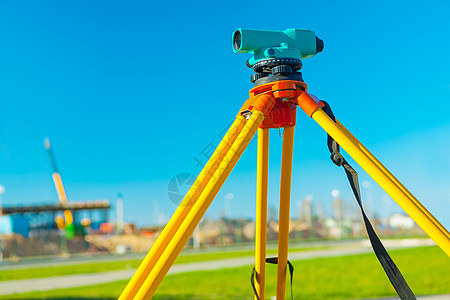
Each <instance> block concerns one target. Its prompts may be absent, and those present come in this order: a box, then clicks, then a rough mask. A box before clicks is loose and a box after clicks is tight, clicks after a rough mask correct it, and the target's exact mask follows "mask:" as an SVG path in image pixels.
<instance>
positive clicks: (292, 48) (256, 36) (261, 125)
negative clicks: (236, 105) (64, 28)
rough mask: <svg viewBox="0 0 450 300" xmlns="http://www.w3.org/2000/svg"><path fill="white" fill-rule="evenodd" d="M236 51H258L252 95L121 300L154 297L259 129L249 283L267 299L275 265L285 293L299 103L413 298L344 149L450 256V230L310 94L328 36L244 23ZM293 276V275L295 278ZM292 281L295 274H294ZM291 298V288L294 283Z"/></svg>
mask: <svg viewBox="0 0 450 300" xmlns="http://www.w3.org/2000/svg"><path fill="white" fill-rule="evenodd" d="M232 43H233V44H232V45H233V50H234V52H238V53H250V54H253V56H252V57H251V58H250V59H249V60H248V61H247V66H248V67H251V68H253V70H254V71H255V73H254V74H253V75H252V77H251V81H252V82H253V83H254V87H253V88H252V89H251V90H250V93H249V94H250V97H249V99H248V100H247V101H245V103H244V105H243V106H242V107H241V109H240V110H239V112H238V114H237V116H236V120H235V121H234V122H233V124H232V125H231V127H230V129H229V130H228V132H227V133H226V135H225V136H224V138H223V139H222V141H221V142H220V144H219V146H218V147H217V149H216V150H215V152H214V153H213V154H212V156H211V158H210V159H209V161H208V162H207V164H206V165H205V167H204V168H203V170H202V171H201V172H200V174H199V175H198V177H197V179H196V180H195V182H194V183H193V185H192V186H191V188H190V190H189V191H188V192H187V194H186V196H185V197H184V199H183V201H182V202H181V204H180V205H179V206H178V208H177V210H176V211H175V213H174V214H173V216H172V218H171V219H170V220H169V222H168V223H167V224H166V226H165V227H164V230H163V231H162V232H161V234H160V236H159V237H158V239H157V240H156V242H155V244H154V245H153V247H152V248H151V249H150V251H149V253H148V254H147V256H146V257H145V258H144V260H143V262H142V263H141V265H140V266H139V268H138V269H137V271H136V273H135V274H134V276H133V277H132V278H131V280H130V282H129V283H128V285H127V286H126V287H125V289H124V291H123V292H122V294H121V295H120V297H119V299H120V300H125V299H127V300H131V299H151V298H152V296H153V295H154V294H155V292H156V290H157V288H158V286H159V285H160V283H161V282H162V280H163V279H164V276H165V275H166V274H167V272H168V271H169V269H170V267H171V266H172V264H173V262H174V261H175V259H176V258H177V256H178V255H179V254H180V252H181V250H182V249H183V247H184V246H185V244H186V242H187V241H188V240H189V238H190V236H191V235H192V234H193V232H194V230H195V228H196V227H197V225H198V224H199V222H200V220H201V218H202V217H203V215H204V214H205V212H206V210H207V209H208V207H209V205H210V204H211V202H212V201H213V199H214V197H215V196H216V195H217V193H218V192H219V190H220V188H221V187H222V185H223V184H224V182H225V180H226V179H227V177H228V175H229V174H230V173H231V171H232V169H233V167H234V166H235V165H236V163H237V161H238V160H239V158H240V156H241V155H242V153H243V152H244V150H245V148H246V147H247V145H248V144H249V143H250V141H251V139H252V137H253V136H254V134H255V133H256V132H258V150H257V152H258V154H257V155H258V157H257V178H256V233H255V267H254V271H253V273H252V276H251V283H252V287H253V290H254V294H255V296H254V297H255V299H257V300H258V299H265V264H266V262H269V263H276V264H277V292H276V299H278V300H282V299H285V296H286V277H287V276H286V275H287V270H288V266H289V271H290V273H291V274H292V272H293V268H292V265H291V264H290V263H289V262H288V259H287V258H288V244H289V207H290V192H291V173H292V154H293V144H294V128H295V124H296V110H297V107H300V108H301V109H302V110H303V111H304V112H305V113H306V114H307V115H308V116H309V117H311V118H312V119H313V120H315V121H316V122H317V123H318V124H319V125H320V126H321V127H322V128H323V129H324V130H325V131H326V132H327V133H328V148H329V150H330V152H331V159H332V161H333V163H335V164H336V165H337V166H342V167H343V168H344V170H345V172H346V175H347V177H348V179H349V182H350V185H351V188H352V190H353V192H354V195H355V198H356V200H357V202H358V204H359V206H360V208H361V213H362V216H363V220H364V223H365V227H366V229H367V232H368V235H369V239H370V241H371V243H372V247H373V249H374V251H375V254H376V256H377V258H378V260H379V261H380V263H381V265H382V267H383V269H384V270H385V272H386V274H387V276H388V278H389V280H390V281H391V283H392V285H393V287H394V288H395V290H396V291H397V293H398V295H399V297H400V298H401V299H415V296H414V294H413V293H412V291H411V289H410V288H409V286H408V285H407V283H406V281H405V279H404V278H403V276H402V275H401V273H400V271H399V270H398V268H397V267H396V266H395V264H394V262H393V261H392V259H391V258H390V256H389V254H388V253H387V252H386V249H385V248H384V246H383V245H382V244H381V241H380V240H379V238H378V237H377V236H376V234H375V231H374V230H373V227H372V225H371V224H370V221H369V219H368V218H367V216H366V214H365V212H364V209H363V206H362V202H361V196H360V192H359V185H358V179H357V174H356V172H355V171H354V169H353V168H352V167H351V166H350V165H349V164H348V162H347V161H346V160H345V158H344V157H343V156H342V154H341V153H340V146H341V147H342V148H343V149H344V150H345V151H346V152H347V153H348V154H349V155H350V156H351V157H352V158H353V159H354V160H355V161H356V163H358V164H359V165H360V166H361V167H362V168H363V169H364V170H365V171H366V172H367V173H368V174H369V175H370V176H371V177H372V178H373V179H374V180H375V181H376V182H377V183H378V184H379V185H380V186H381V187H382V188H383V189H384V190H385V191H386V192H387V193H388V194H389V195H390V196H391V197H392V198H393V199H394V200H395V201H396V202H397V203H398V204H399V205H400V207H402V208H403V209H404V211H405V212H406V213H407V214H408V215H410V216H411V218H412V219H414V221H415V222H416V223H417V224H418V225H419V226H420V227H421V228H422V229H423V230H424V231H425V232H426V233H427V234H428V235H429V236H430V237H431V238H432V239H433V240H434V241H435V242H436V244H438V245H439V247H441V249H442V250H444V252H445V253H447V255H449V256H450V234H449V232H448V231H447V230H446V229H445V228H444V227H443V226H442V225H441V224H440V223H439V222H438V221H437V220H436V219H435V218H434V217H433V215H431V213H429V212H428V211H427V210H426V208H425V207H423V206H422V204H421V203H420V202H419V201H418V200H417V199H416V198H415V197H414V196H413V195H412V194H411V193H410V192H409V191H408V190H407V189H406V188H405V187H404V186H403V185H402V184H401V183H400V182H399V181H398V180H397V179H396V178H395V177H394V176H393V175H392V174H391V173H390V172H389V171H388V170H387V169H386V168H385V167H384V166H383V165H382V164H381V162H379V161H378V160H377V159H376V158H375V156H373V155H372V154H371V153H370V152H369V150H367V149H366V148H365V147H364V145H362V144H361V142H359V141H358V140H357V139H356V137H354V136H353V135H352V134H351V133H350V132H349V131H348V130H347V129H346V128H345V127H344V126H343V125H342V123H340V122H339V121H338V120H337V119H336V118H335V117H334V115H333V113H332V111H331V108H330V106H329V105H328V103H326V102H325V101H319V100H318V98H317V97H315V96H313V95H311V94H309V93H308V92H307V89H308V86H307V85H306V83H304V82H303V79H302V74H301V73H300V72H299V70H300V69H301V67H302V62H301V59H304V58H308V57H311V56H314V55H315V54H317V53H319V52H321V51H322V50H323V41H322V40H320V39H319V38H318V37H316V35H315V34H314V32H312V31H310V30H303V29H287V30H284V31H265V30H252V29H242V28H239V29H237V30H236V31H235V32H234V33H233V39H232ZM271 128H284V133H283V146H282V161H281V183H280V208H279V231H278V257H276V258H267V259H266V229H267V186H268V164H269V130H270V129H271ZM291 278H292V277H291ZM291 285H292V279H291ZM291 298H292V286H291Z"/></svg>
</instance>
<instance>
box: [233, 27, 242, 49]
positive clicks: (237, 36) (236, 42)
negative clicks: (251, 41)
mask: <svg viewBox="0 0 450 300" xmlns="http://www.w3.org/2000/svg"><path fill="white" fill-rule="evenodd" d="M233 48H234V50H236V51H239V49H241V32H240V31H239V30H236V31H235V32H234V34H233Z"/></svg>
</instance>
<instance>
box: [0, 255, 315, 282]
mask: <svg viewBox="0 0 450 300" xmlns="http://www.w3.org/2000/svg"><path fill="white" fill-rule="evenodd" d="M317 249H324V247H320V248H319V247H317V248H293V249H291V250H290V251H291V252H298V251H308V250H317ZM267 253H268V254H269V255H272V254H276V249H269V250H268V251H267ZM253 255H254V251H253V250H245V251H228V252H203V253H202V254H183V255H180V256H179V257H178V258H177V260H176V261H175V263H176V264H184V263H191V262H197V261H207V260H217V259H226V258H234V257H243V256H253ZM141 261H142V260H141V259H133V260H126V261H110V262H102V263H98V262H97V263H95V262H94V263H84V264H80V265H70V266H57V267H42V268H30V269H19V270H4V271H0V281H6V280H19V279H31V278H43V277H52V276H63V275H72V274H81V273H97V272H106V271H115V270H126V269H135V268H137V267H138V266H139V264H140V263H141Z"/></svg>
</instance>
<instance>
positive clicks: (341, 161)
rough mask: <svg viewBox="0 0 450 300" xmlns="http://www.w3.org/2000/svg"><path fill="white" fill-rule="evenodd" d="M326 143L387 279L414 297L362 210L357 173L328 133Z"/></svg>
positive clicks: (404, 294)
mask: <svg viewBox="0 0 450 300" xmlns="http://www.w3.org/2000/svg"><path fill="white" fill-rule="evenodd" d="M322 102H323V103H324V104H325V106H324V107H323V108H322V109H323V111H324V112H325V113H326V114H327V115H328V116H329V117H330V118H331V119H332V120H333V121H334V122H336V119H335V117H334V115H333V112H332V111H331V108H330V105H329V104H328V103H327V102H325V101H322ZM327 143H328V149H329V150H330V152H331V160H332V161H333V162H334V163H335V164H336V165H337V166H339V167H340V166H343V167H344V170H345V173H346V174H347V178H348V181H349V182H350V186H351V187H352V191H353V194H354V195H355V198H356V200H357V202H358V204H359V207H360V208H361V213H362V216H363V219H364V223H365V225H366V229H367V234H368V235H369V239H370V243H371V244H372V248H373V251H374V252H375V255H376V256H377V258H378V260H379V261H380V263H381V265H382V266H383V269H384V271H385V272H386V275H387V276H388V277H389V280H390V281H391V283H392V286H393V287H394V289H395V291H396V292H397V294H398V296H399V297H400V299H402V300H413V299H416V296H414V293H413V292H412V291H411V289H410V287H409V286H408V284H407V283H406V281H405V279H404V278H403V276H402V273H401V272H400V270H399V269H398V268H397V266H396V265H395V263H394V261H393V260H392V259H391V257H390V256H389V254H388V253H387V251H386V249H385V248H384V246H383V244H382V243H381V241H380V239H379V238H378V236H377V234H376V233H375V230H374V229H373V227H372V225H371V224H370V221H369V219H368V218H367V216H366V213H365V212H364V209H363V205H362V202H361V193H360V191H359V184H358V174H357V173H356V171H355V170H354V169H353V168H352V167H351V166H350V165H349V164H348V162H347V161H346V160H345V158H344V157H343V156H342V155H341V153H340V152H339V144H338V143H337V142H336V141H335V140H334V139H333V138H332V137H331V136H330V135H328V141H327Z"/></svg>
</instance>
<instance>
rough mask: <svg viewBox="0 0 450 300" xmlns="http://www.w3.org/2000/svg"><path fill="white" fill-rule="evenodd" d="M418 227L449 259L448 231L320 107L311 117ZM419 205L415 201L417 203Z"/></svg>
mask: <svg viewBox="0 0 450 300" xmlns="http://www.w3.org/2000/svg"><path fill="white" fill-rule="evenodd" d="M311 117H312V118H313V119H314V120H315V121H316V122H317V123H318V124H319V125H320V126H321V127H322V128H323V129H324V130H325V131H326V132H327V133H328V134H329V135H330V136H331V137H332V138H333V139H334V140H335V141H336V142H337V143H338V144H339V145H340V146H341V147H342V148H343V149H344V150H345V151H346V152H347V153H348V154H349V155H350V156H351V157H352V158H353V159H354V160H355V161H356V162H357V163H358V164H359V165H360V166H361V167H362V168H363V169H364V170H365V171H366V172H367V173H368V174H369V175H370V176H371V177H372V178H373V179H374V180H375V181H376V182H377V183H378V184H379V185H380V186H381V187H382V188H383V189H384V190H385V191H386V192H387V193H388V194H389V195H390V196H391V197H392V199H394V200H395V201H396V202H397V203H398V205H400V207H401V208H402V209H403V210H404V211H405V212H406V213H407V214H408V215H409V216H410V217H411V218H412V219H413V220H414V221H415V222H416V223H417V225H419V226H420V227H421V228H422V229H423V230H424V231H425V233H427V234H428V236H429V237H430V238H432V239H433V240H434V241H435V242H436V244H437V245H438V246H439V247H440V248H441V249H442V250H443V251H444V252H445V253H446V254H447V255H448V256H450V239H449V237H448V236H449V233H448V231H447V230H446V229H445V228H444V227H443V226H442V225H441V224H439V222H438V221H437V220H436V219H435V218H430V217H429V216H430V215H431V213H430V212H428V211H427V210H426V209H425V208H424V207H423V206H422V205H420V206H419V205H417V204H416V203H415V202H414V201H412V200H411V199H410V197H408V195H407V194H406V193H405V192H404V191H403V190H402V189H401V188H400V187H399V186H398V185H397V184H396V183H395V182H394V181H393V180H392V178H390V177H389V176H388V175H386V174H385V172H383V170H382V169H380V167H379V166H378V165H377V164H376V163H375V162H374V161H373V160H372V159H371V158H370V157H369V156H368V155H367V154H366V153H365V152H364V151H363V150H362V149H361V148H360V146H358V145H357V144H355V143H354V141H353V140H352V139H351V138H350V137H349V136H348V135H347V134H346V133H345V132H344V131H343V130H342V129H341V128H340V127H339V126H338V125H337V124H336V123H335V122H334V121H333V120H331V119H330V117H328V115H327V114H326V113H325V112H324V111H323V110H322V109H320V108H318V109H317V110H316V111H315V112H314V113H313V114H312V116H311ZM417 202H418V201H417ZM438 224H439V225H438Z"/></svg>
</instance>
